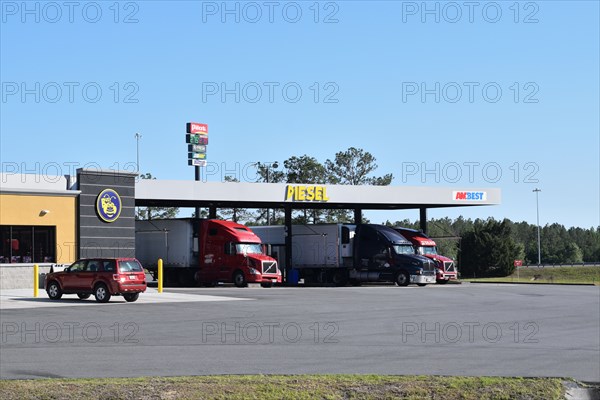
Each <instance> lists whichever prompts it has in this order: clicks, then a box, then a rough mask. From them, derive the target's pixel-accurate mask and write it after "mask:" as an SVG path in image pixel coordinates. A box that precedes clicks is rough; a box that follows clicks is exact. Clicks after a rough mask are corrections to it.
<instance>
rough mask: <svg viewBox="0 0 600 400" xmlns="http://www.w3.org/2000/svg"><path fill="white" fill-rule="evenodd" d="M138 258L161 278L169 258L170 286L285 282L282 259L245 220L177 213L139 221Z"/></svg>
mask: <svg viewBox="0 0 600 400" xmlns="http://www.w3.org/2000/svg"><path fill="white" fill-rule="evenodd" d="M135 255H136V258H137V259H138V260H139V261H140V262H141V263H142V265H144V267H146V268H147V269H148V270H149V271H150V272H151V273H152V274H153V275H154V276H155V277H156V275H157V270H158V266H157V264H158V259H159V258H161V259H162V260H163V274H164V279H165V283H166V284H167V285H173V284H175V285H177V284H179V285H195V284H203V285H206V286H212V285H214V284H217V283H220V282H222V283H231V282H233V283H234V284H235V285H236V286H237V287H244V286H247V285H248V283H260V284H261V286H263V287H271V286H272V285H273V284H275V283H281V271H280V270H279V268H278V265H277V261H276V260H275V259H273V258H272V257H270V256H268V255H266V254H265V252H264V247H263V246H262V244H261V241H260V238H259V237H258V236H256V235H255V234H254V233H253V232H252V230H250V229H249V228H247V227H246V226H244V225H241V224H238V223H235V222H231V221H223V220H217V219H195V218H176V219H158V220H143V221H142V220H140V221H135Z"/></svg>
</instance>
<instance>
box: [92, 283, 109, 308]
mask: <svg viewBox="0 0 600 400" xmlns="http://www.w3.org/2000/svg"><path fill="white" fill-rule="evenodd" d="M94 297H95V298H96V301H97V302H98V303H108V301H109V300H110V292H109V291H108V288H107V287H106V285H105V284H104V283H99V284H98V285H96V287H95V288H94Z"/></svg>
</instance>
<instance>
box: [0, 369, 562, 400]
mask: <svg viewBox="0 0 600 400" xmlns="http://www.w3.org/2000/svg"><path fill="white" fill-rule="evenodd" d="M0 398H2V399H3V400H17V399H19V400H21V399H48V400H49V399H67V400H75V399H77V400H79V399H124V400H125V399H127V400H129V399H261V400H262V399H265V400H268V399H331V400H334V399H393V398H394V399H395V398H404V399H444V400H454V399H464V400H470V399H473V400H479V399H544V400H552V399H562V398H564V389H563V385H562V382H561V380H560V379H557V378H498V377H479V378H476V377H427V376H413V377H410V376H380V375H296V376H294V375H292V376H280V375H244V376H237V375H236V376H195V377H172V378H162V377H155V378H130V379H127V378H112V379H109V378H106V379H105V378H103V379H36V380H3V381H0Z"/></svg>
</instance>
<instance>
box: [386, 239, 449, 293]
mask: <svg viewBox="0 0 600 400" xmlns="http://www.w3.org/2000/svg"><path fill="white" fill-rule="evenodd" d="M394 229H395V230H396V231H397V232H398V233H400V234H401V235H402V236H404V237H405V238H406V239H407V240H409V241H410V242H411V243H412V245H413V247H414V249H415V253H416V254H420V255H423V256H425V257H428V258H430V259H431V260H433V261H434V262H435V263H436V266H437V269H436V282H437V283H439V284H442V285H443V284H446V283H448V281H450V280H456V279H457V278H458V271H457V269H456V263H455V262H454V260H453V259H451V258H448V257H445V256H443V255H441V254H438V252H437V245H436V243H435V241H434V240H433V239H432V238H430V237H429V236H427V235H426V234H425V233H423V232H421V231H417V230H415V229H408V228H394Z"/></svg>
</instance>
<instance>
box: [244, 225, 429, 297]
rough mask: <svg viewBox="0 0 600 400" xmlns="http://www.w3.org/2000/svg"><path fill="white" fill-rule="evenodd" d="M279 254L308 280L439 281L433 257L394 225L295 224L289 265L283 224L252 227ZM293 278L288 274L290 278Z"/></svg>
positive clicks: (340, 282)
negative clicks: (417, 249) (416, 249)
mask: <svg viewBox="0 0 600 400" xmlns="http://www.w3.org/2000/svg"><path fill="white" fill-rule="evenodd" d="M253 230H254V232H255V233H256V234H257V235H258V236H259V237H260V238H261V240H262V242H263V243H265V244H267V245H268V246H269V247H270V248H271V250H272V252H273V253H272V254H273V255H274V256H275V257H276V258H278V259H279V264H280V265H282V264H283V266H282V269H283V268H284V267H285V268H286V270H289V271H294V274H295V273H297V274H298V277H297V278H298V279H304V283H333V284H335V285H337V286H342V285H345V284H346V283H347V282H350V283H352V284H355V285H358V284H360V283H362V282H395V283H396V284H397V285H398V286H407V285H409V284H411V283H415V284H417V285H419V286H425V285H427V284H428V283H435V263H434V262H433V261H431V260H430V259H429V258H427V257H423V256H421V255H418V254H414V250H413V247H412V244H411V243H410V242H409V241H408V240H406V239H405V238H404V237H402V235H400V234H399V233H398V232H396V231H395V230H393V229H392V228H389V227H386V226H383V225H374V224H359V225H349V224H316V225H293V226H292V233H291V239H292V258H291V262H292V265H289V266H288V265H285V262H284V260H285V259H286V256H285V238H286V230H285V227H284V226H264V227H253ZM288 280H289V279H288Z"/></svg>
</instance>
